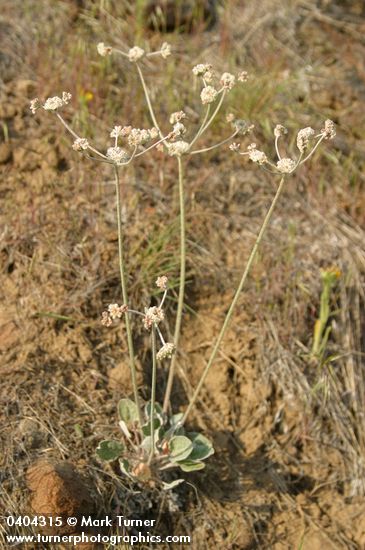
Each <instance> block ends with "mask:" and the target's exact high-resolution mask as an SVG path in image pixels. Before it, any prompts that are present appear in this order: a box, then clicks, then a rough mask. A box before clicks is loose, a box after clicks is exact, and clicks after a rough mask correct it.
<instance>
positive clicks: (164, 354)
mask: <svg viewBox="0 0 365 550" xmlns="http://www.w3.org/2000/svg"><path fill="white" fill-rule="evenodd" d="M174 351H175V346H174V344H171V343H170V342H166V344H164V345H163V346H162V348H161V349H159V350H158V352H157V354H156V358H157V360H158V361H162V360H163V359H167V358H168V357H171V356H172V354H173V353H174Z"/></svg>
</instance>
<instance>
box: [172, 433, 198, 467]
mask: <svg viewBox="0 0 365 550" xmlns="http://www.w3.org/2000/svg"><path fill="white" fill-rule="evenodd" d="M192 450H193V444H192V442H191V441H190V439H189V438H187V437H185V436H184V435H175V436H174V437H172V438H171V439H170V441H169V451H170V453H169V458H170V461H171V462H178V461H180V460H185V458H188V456H189V455H190V453H191V451H192Z"/></svg>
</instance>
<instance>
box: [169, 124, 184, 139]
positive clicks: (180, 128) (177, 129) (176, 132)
mask: <svg viewBox="0 0 365 550" xmlns="http://www.w3.org/2000/svg"><path fill="white" fill-rule="evenodd" d="M172 134H173V137H175V138H177V137H181V136H183V135H184V134H186V128H185V126H184V125H183V124H182V123H181V122H176V124H174V128H173V130H172Z"/></svg>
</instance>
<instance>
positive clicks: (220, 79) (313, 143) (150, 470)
mask: <svg viewBox="0 0 365 550" xmlns="http://www.w3.org/2000/svg"><path fill="white" fill-rule="evenodd" d="M97 51H98V53H99V54H100V55H101V56H108V55H112V54H117V55H118V54H119V55H121V56H122V57H123V58H125V59H126V60H127V61H128V62H129V63H131V64H132V65H134V66H135V67H136V70H137V73H138V76H139V79H140V82H141V85H142V88H143V91H144V96H145V100H146V104H147V107H148V110H149V114H150V117H151V120H152V124H153V127H152V128H151V129H142V130H141V129H139V128H133V127H131V126H115V127H114V128H113V130H112V131H111V133H110V137H111V138H113V139H114V143H113V145H112V146H109V147H107V149H106V151H105V152H102V151H100V150H98V149H97V148H95V147H94V146H92V145H91V144H90V143H89V140H88V139H86V138H85V137H82V136H79V135H78V134H77V133H76V132H75V131H74V130H73V129H72V128H71V127H70V126H69V125H68V123H67V122H66V121H65V119H64V118H63V116H62V115H61V114H60V112H59V111H60V109H62V108H63V107H64V106H65V105H67V104H68V103H69V101H70V99H71V95H70V94H69V93H66V92H63V94H62V96H61V97H58V96H56V97H52V98H48V99H47V100H46V101H45V103H44V104H43V105H41V103H40V102H39V100H38V99H34V100H33V101H32V102H31V106H30V108H31V110H32V112H33V113H35V112H36V110H37V109H38V108H39V107H42V108H43V109H44V110H46V111H51V112H52V113H54V114H55V115H56V117H57V118H58V119H59V121H60V122H61V123H62V124H63V125H64V126H65V128H66V129H67V130H68V132H69V133H70V134H71V135H72V136H73V138H74V142H73V145H72V148H73V149H74V150H75V151H78V152H80V153H81V154H83V155H84V156H85V157H87V158H89V159H91V160H95V161H100V162H104V163H108V164H111V165H112V166H113V169H114V175H115V186H116V198H117V221H118V243H119V247H118V252H119V268H120V279H121V288H122V300H123V305H118V304H110V305H109V306H108V310H107V311H105V312H104V313H103V314H102V324H103V325H105V326H111V325H112V324H113V322H114V321H115V320H118V319H120V318H121V317H124V322H125V326H126V332H127V341H128V348H129V357H130V367H131V377H132V385H133V394H134V400H133V401H132V400H130V399H122V400H121V401H120V403H119V416H120V427H121V430H122V432H123V434H124V437H125V442H124V443H122V442H119V441H102V442H101V443H100V445H99V447H98V449H97V454H98V456H99V457H100V458H101V459H103V460H107V461H113V460H116V459H119V462H120V467H121V470H122V472H123V473H124V474H125V475H127V476H128V477H130V478H131V479H133V480H147V479H148V480H150V479H158V480H161V477H160V472H161V471H162V470H166V469H168V468H171V467H174V466H178V467H180V468H181V469H182V470H183V471H192V470H200V469H202V468H204V462H203V460H204V459H205V458H207V457H208V456H210V455H211V454H212V453H213V452H214V451H213V447H212V444H211V443H210V441H209V440H208V439H207V438H205V437H204V436H202V435H201V434H198V433H196V432H190V433H189V432H185V430H184V424H185V422H186V419H187V417H188V415H189V414H190V411H191V409H192V407H193V406H194V404H195V403H196V400H197V397H198V394H199V392H200V390H201V388H202V386H203V383H204V381H205V378H206V376H207V374H208V372H209V370H210V368H211V366H212V364H213V363H214V361H215V358H216V355H217V353H218V350H219V347H220V345H221V342H222V340H223V337H224V335H225V333H226V330H227V328H228V325H229V322H230V319H231V317H232V314H233V310H234V308H235V306H236V304H237V302H238V298H239V295H240V293H241V290H242V288H243V286H244V283H245V281H246V278H247V275H248V273H249V271H250V268H251V266H252V263H253V260H254V258H255V255H256V253H257V250H258V247H259V245H260V242H261V240H262V237H263V235H264V233H265V230H266V228H267V225H268V223H269V220H270V218H271V215H272V213H273V210H274V208H275V205H276V203H277V201H278V199H279V196H280V193H281V191H282V189H283V185H284V182H285V179H286V177H288V176H289V175H290V174H292V173H293V172H294V171H295V170H296V169H297V168H298V167H299V166H300V165H301V164H303V163H304V162H306V161H307V160H308V159H309V158H310V157H311V156H312V154H313V153H314V151H315V150H316V149H317V147H318V145H319V144H320V142H321V141H322V140H324V139H331V138H333V137H334V135H335V130H334V124H333V123H332V122H331V121H329V120H327V121H326V122H325V126H324V128H323V129H322V130H321V132H320V133H318V134H316V133H315V131H314V130H313V129H312V128H304V129H303V130H300V131H299V133H298V136H297V146H298V149H299V155H298V158H297V159H292V158H288V157H286V156H282V155H281V153H280V148H279V139H280V137H282V136H283V135H284V134H286V129H285V128H284V126H281V125H277V126H276V128H275V130H274V136H275V150H276V154H277V156H278V160H277V162H276V163H274V162H271V161H270V160H269V159H268V157H267V156H266V154H265V153H264V152H262V151H259V150H258V149H257V148H256V145H255V144H254V143H252V144H251V145H249V146H248V147H247V151H245V152H241V145H240V144H237V143H232V144H231V146H230V148H231V150H233V151H236V152H238V153H239V154H241V155H247V156H248V157H249V159H250V160H251V161H253V162H255V163H257V164H259V165H260V166H261V167H262V168H263V169H265V170H266V171H269V172H271V173H273V174H279V175H281V180H280V183H279V186H278V189H277V192H276V195H275V197H274V199H273V201H272V204H271V206H270V208H269V210H268V213H267V215H266V217H265V219H264V222H263V224H262V227H261V230H260V232H259V235H258V237H257V239H256V241H255V244H254V247H253V249H252V252H251V254H250V256H249V259H248V262H247V265H246V266H245V269H244V271H243V274H242V278H241V281H240V283H239V285H238V288H237V290H236V292H235V294H234V297H233V300H232V303H231V306H230V308H229V310H228V313H227V315H226V318H225V320H224V322H223V325H222V328H221V331H220V333H219V335H218V338H217V340H216V342H215V345H214V347H213V350H212V352H211V355H210V358H209V360H208V362H207V364H206V366H205V368H204V371H203V374H202V376H201V379H200V381H199V383H198V385H197V387H196V389H195V391H194V394H193V396H192V398H191V399H190V400H189V404H188V407H187V409H186V410H185V412H184V413H179V414H172V413H171V411H170V397H171V391H172V386H173V380H174V372H175V367H176V357H177V352H178V345H179V338H180V331H181V320H182V312H183V304H184V292H185V264H186V230H185V193H184V173H185V170H184V166H185V164H184V159H185V158H186V157H188V156H191V155H197V154H202V153H205V152H206V151H211V150H213V149H215V148H217V147H219V146H222V145H224V144H226V143H228V142H229V141H231V140H232V139H233V138H235V137H236V136H238V135H246V134H248V133H249V132H250V131H251V130H252V128H253V125H249V124H247V123H246V122H245V121H243V120H236V119H235V117H234V116H233V115H228V117H227V122H230V123H231V124H232V132H231V134H230V135H229V136H228V137H227V138H225V139H223V140H222V141H220V142H219V143H216V144H215V145H212V146H209V147H203V148H200V149H199V148H195V144H196V142H197V141H198V140H199V139H201V137H202V136H203V135H204V134H205V132H206V131H207V129H208V128H209V127H210V125H211V124H212V122H213V121H214V120H215V118H216V116H217V115H218V113H219V111H220V110H221V107H222V104H223V101H224V98H225V97H226V95H227V94H228V93H229V91H230V90H231V89H232V88H233V87H234V86H235V85H236V83H237V82H246V80H247V78H248V75H247V73H246V72H241V73H240V74H239V75H237V77H236V76H235V75H233V74H231V73H223V74H222V75H221V76H217V75H216V72H215V71H214V70H213V67H212V66H211V65H210V64H199V65H196V66H195V67H194V68H193V74H194V76H195V77H197V78H199V79H200V80H201V83H202V87H201V92H200V101H201V103H202V105H203V108H204V109H203V114H202V120H201V123H200V124H199V125H198V128H197V129H196V130H195V131H194V132H192V135H191V137H190V138H188V137H187V136H188V135H189V132H188V129H187V127H186V124H187V121H188V117H187V115H186V113H185V112H184V111H183V110H180V111H176V112H174V113H172V114H171V115H170V117H169V124H170V125H171V126H172V128H170V129H169V131H168V132H166V133H163V131H162V129H161V126H160V125H159V123H158V122H157V119H156V116H155V112H154V109H153V106H152V101H151V97H150V93H149V90H148V87H147V84H146V81H145V78H144V76H143V72H142V68H141V63H142V61H143V59H144V58H145V57H146V58H150V57H155V56H161V57H162V58H164V59H166V58H167V57H168V56H169V55H170V54H171V48H170V46H169V45H168V44H167V43H164V44H162V46H161V48H160V50H158V51H155V52H146V51H145V50H143V49H142V48H140V47H138V46H134V47H133V48H131V49H130V50H129V51H126V52H124V51H121V50H119V49H117V48H114V47H111V46H106V45H105V44H104V43H99V44H98V45H97ZM122 140H124V141H125V144H124V146H123V147H121V145H120V142H121V141H122ZM157 147H158V148H159V149H160V150H163V151H165V152H166V154H168V155H170V156H173V157H175V158H176V160H177V165H178V187H179V210H180V212H179V214H180V277H179V295H178V306H177V313H176V320H175V330H174V337H173V342H165V340H164V338H163V335H162V332H161V329H160V327H159V325H160V323H161V322H163V320H164V315H165V314H164V310H163V304H164V301H165V298H166V294H167V285H168V280H167V277H166V276H161V277H159V278H158V279H157V281H156V284H157V286H158V287H159V288H160V289H161V290H162V291H163V297H162V299H161V301H160V304H159V305H158V306H152V307H149V308H146V310H145V312H144V313H141V312H138V311H135V310H132V309H130V308H129V305H128V292H127V287H126V273H125V263H124V257H123V232H122V222H121V198H120V188H119V187H120V186H119V170H120V169H121V168H122V167H125V166H127V165H128V164H130V163H131V162H132V161H135V160H136V159H137V158H138V157H140V156H141V155H144V154H145V153H147V152H148V151H150V150H151V149H154V148H157ZM132 314H134V315H137V316H138V315H139V316H142V317H143V325H144V328H145V329H146V330H149V331H150V333H151V348H152V382H151V400H150V402H149V403H147V404H146V405H145V406H144V407H142V406H141V400H140V398H139V394H138V387H137V382H136V369H135V357H134V349H133V340H132V333H131V325H130V315H132ZM157 338H158V339H159V340H160V341H161V344H162V347H161V348H160V349H159V351H157V344H156V340H157ZM165 359H170V361H171V362H170V368H169V374H168V380H167V385H166V391H165V396H164V402H163V406H162V407H161V406H160V405H159V404H158V403H156V399H155V393H156V369H157V362H158V361H162V360H165ZM180 481H181V480H177V481H176V482H173V484H166V483H163V482H162V483H163V486H164V487H165V488H170V487H171V486H173V485H175V484H176V483H179V482H180Z"/></svg>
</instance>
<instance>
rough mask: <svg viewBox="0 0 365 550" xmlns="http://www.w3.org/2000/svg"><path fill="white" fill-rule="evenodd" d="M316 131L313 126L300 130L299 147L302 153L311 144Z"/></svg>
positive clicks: (298, 136)
mask: <svg viewBox="0 0 365 550" xmlns="http://www.w3.org/2000/svg"><path fill="white" fill-rule="evenodd" d="M314 134H315V131H314V130H313V128H310V127H309V126H308V128H303V129H302V130H299V132H298V135H297V147H298V149H299V151H300V152H301V153H303V152H304V151H305V150H306V149H307V148H308V145H309V142H310V140H311V139H312V138H313V136H314Z"/></svg>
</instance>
